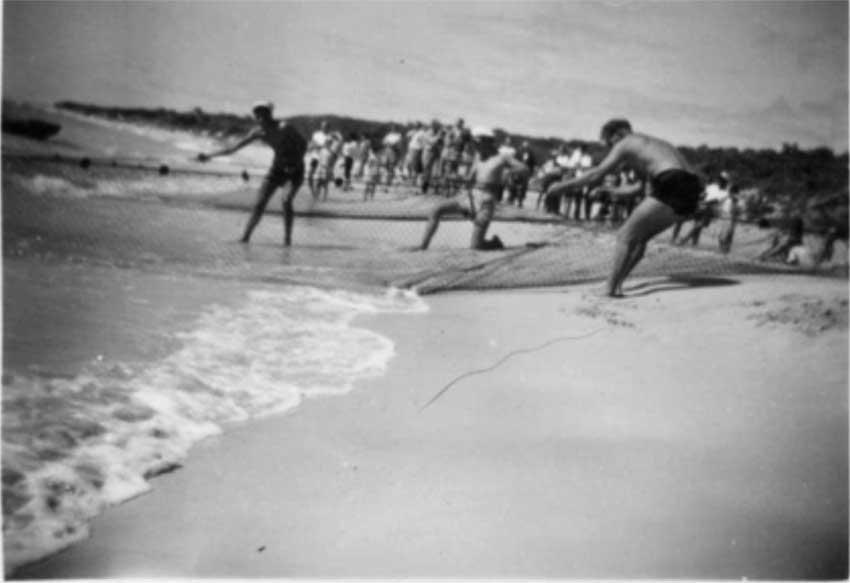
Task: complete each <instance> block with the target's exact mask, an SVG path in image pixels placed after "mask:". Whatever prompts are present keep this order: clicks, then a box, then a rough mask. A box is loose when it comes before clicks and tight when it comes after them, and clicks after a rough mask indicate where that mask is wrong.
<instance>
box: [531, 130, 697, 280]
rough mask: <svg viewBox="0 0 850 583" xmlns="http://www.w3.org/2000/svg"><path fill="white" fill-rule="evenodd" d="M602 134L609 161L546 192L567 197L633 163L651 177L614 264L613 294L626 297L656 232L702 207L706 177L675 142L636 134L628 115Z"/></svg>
mask: <svg viewBox="0 0 850 583" xmlns="http://www.w3.org/2000/svg"><path fill="white" fill-rule="evenodd" d="M600 138H601V140H602V141H603V142H605V144H606V145H607V146H609V147H610V148H611V150H610V151H609V152H608V155H607V156H605V159H604V160H602V162H600V163H599V165H598V166H596V167H595V168H590V169H589V170H587V172H585V173H584V174H583V175H581V176H578V177H575V178H572V179H570V180H564V181H561V182H557V183H555V184H552V185H550V186H549V188H548V189H547V191H546V196H547V197H549V196H561V195H562V194H564V193H566V192H569V191H570V190H571V189H573V188H576V187H578V186H584V185H588V184H593V183H595V182H598V181H599V180H601V179H602V178H603V177H604V176H605V175H606V174H608V173H609V172H613V171H615V170H616V169H617V168H618V167H619V166H620V165H622V164H627V165H628V166H630V167H631V168H634V169H635V170H637V171H638V172H640V173H641V174H643V175H644V176H645V177H647V178H648V182H649V186H650V189H649V192H650V195H649V196H647V197H646V198H644V199H643V201H641V203H640V204H639V205H638V206H637V208H636V209H635V210H634V212H633V213H632V214H631V215H630V216H629V218H628V220H626V222H625V223H624V224H623V226H622V227H621V228H620V232H619V233H618V234H617V244H616V247H615V250H614V266H613V269H612V270H611V274H610V276H609V277H608V282H607V284H606V288H607V290H606V291H607V294H608V295H609V296H611V297H621V296H622V295H623V289H622V286H623V281H624V280H625V279H626V277H627V276H628V275H629V273H631V271H632V270H633V269H634V268H635V266H636V265H637V264H638V262H640V260H641V259H642V258H643V254H644V252H645V251H646V244H647V242H649V240H650V239H652V238H653V237H654V236H655V235H657V234H658V233H660V232H662V231H663V230H665V229H666V228H668V227H669V226H671V225H673V224H674V223H675V222H676V221H677V220H679V219H680V218H681V217H687V216H689V215H691V214H693V212H694V211H695V210H696V209H697V205H698V204H699V197H700V194H701V193H702V191H703V185H702V181H701V180H700V178H699V177H698V176H697V175H696V174H695V173H694V172H693V170H692V169H691V166H690V164H688V161H687V160H685V157H684V156H683V155H682V153H681V152H679V151H678V150H677V149H676V148H675V147H673V145H672V144H670V143H668V142H665V141H664V140H660V139H658V138H655V137H652V136H647V135H645V134H638V133H633V132H632V126H631V124H630V123H629V122H628V121H627V120H625V119H612V120H610V121H608V122H607V123H606V124H605V125H604V126H602V130H601V132H600Z"/></svg>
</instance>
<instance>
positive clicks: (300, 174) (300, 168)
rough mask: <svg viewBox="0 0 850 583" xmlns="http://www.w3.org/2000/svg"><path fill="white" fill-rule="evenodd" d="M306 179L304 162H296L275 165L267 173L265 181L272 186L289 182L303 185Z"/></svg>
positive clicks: (275, 186)
mask: <svg viewBox="0 0 850 583" xmlns="http://www.w3.org/2000/svg"><path fill="white" fill-rule="evenodd" d="M303 181H304V164H303V162H302V163H300V164H299V163H295V164H291V165H288V166H284V165H277V164H276V165H273V166H272V167H271V169H269V172H268V174H266V178H265V183H266V184H267V185H268V186H269V187H272V188H277V187H278V186H283V185H284V184H286V183H287V182H292V183H293V184H297V185H299V186H300V185H301V183H302V182H303Z"/></svg>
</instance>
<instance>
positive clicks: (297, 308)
mask: <svg viewBox="0 0 850 583" xmlns="http://www.w3.org/2000/svg"><path fill="white" fill-rule="evenodd" d="M80 123H81V124H82V122H80ZM83 130H85V132H93V133H92V134H91V135H92V136H95V137H97V140H95V142H96V143H99V144H104V143H111V142H110V140H111V139H112V138H111V137H110V136H112V135H113V133H114V132H117V133H115V135H117V136H122V137H121V139H127V138H126V135H125V134H124V133H121V132H118V131H117V130H115V128H114V127H111V126H109V127H105V128H104V127H98V128H94V129H93V128H92V127H90V126H86V125H85V124H83V125H82V126H81V129H80V132H83ZM85 132H83V133H81V134H78V135H80V136H89V134H88V133H85ZM110 132H113V133H110ZM73 136H74V134H73V133H71V137H69V138H68V139H69V141H68V143H67V144H65V145H64V146H63V147H64V148H67V149H69V150H70V151H73V152H76V154H75V155H79V152H80V150H79V149H77V148H78V147H79V143H82V141H83V138H82V137H80V141H79V142H75V141H74V140H73V139H72V138H73ZM143 138H144V139H149V138H150V136H148V137H145V136H142V137H139V136H134V138H133V140H132V142H133V143H135V142H136V141H139V140H141V141H144V140H143ZM18 145H20V144H18ZM15 146H16V144H15V142H14V141H13V142H12V143H11V144H5V143H4V174H3V238H4V293H3V300H4V355H3V359H4V362H3V365H4V371H3V372H4V378H3V383H4V394H3V397H4V402H3V415H4V416H3V441H4V447H3V477H4V519H5V520H4V550H5V556H6V570H7V573H6V575H7V577H11V578H15V579H17V578H20V579H32V578H39V579H42V578H43V579H50V578H86V579H87V578H107V577H108V578H125V577H149V576H150V577H169V578H173V577H179V578H183V577H239V578H250V577H275V578H281V577H283V578H301V577H347V578H398V577H403V578H421V577H454V578H467V577H476V578H492V577H503V578H504V577H525V578H567V579H570V578H592V579H599V578H686V579H690V578H711V579H740V578H742V577H746V578H750V579H753V578H762V579H764V578H767V579H836V578H838V579H841V578H846V576H847V565H848V553H847V548H848V528H847V524H848V478H847V476H848V407H847V405H848V393H847V386H848V378H847V377H848V364H847V363H848V320H847V313H848V289H847V279H846V272H845V271H844V270H845V269H846V248H842V251H843V256H842V258H841V261H842V262H843V263H841V262H839V264H838V265H835V266H832V267H830V268H829V269H825V270H822V271H818V272H806V271H801V270H799V269H794V268H790V267H787V266H784V265H777V264H772V265H771V264H759V263H756V262H754V261H753V260H752V257H753V256H754V254H755V252H756V251H757V249H758V248H760V247H761V246H763V245H764V243H765V235H764V234H763V233H761V232H760V231H758V230H755V229H742V231H741V234H740V237H739V238H738V239H736V245H735V248H734V250H733V253H732V254H730V255H729V256H722V255H720V254H718V253H717V252H716V251H715V249H714V246H715V245H716V243H715V241H714V240H713V234H712V233H708V234H707V235H706V237H705V240H704V242H703V243H702V244H701V246H700V247H697V248H682V247H672V246H670V245H667V244H666V239H667V237H666V235H663V236H662V237H659V239H658V241H656V242H654V243H653V244H651V245H650V249H649V250H648V253H647V257H646V259H645V261H644V263H643V264H641V266H640V267H639V268H638V270H637V271H636V273H635V277H633V278H631V279H629V280H628V281H627V283H626V289H625V292H626V296H627V297H626V298H625V299H621V300H611V299H606V298H602V297H600V295H599V288H600V283H601V281H602V279H603V278H604V276H605V274H606V271H607V269H608V266H609V260H610V254H611V250H612V245H613V242H614V231H613V230H612V229H611V228H610V227H607V226H605V225H591V226H587V225H581V226H580V225H574V224H569V223H564V222H557V223H553V222H552V220H551V217H547V216H545V215H543V214H542V213H536V212H535V211H533V210H530V209H524V210H522V211H518V210H517V209H507V210H505V211H503V214H502V215H501V216H497V220H496V222H495V223H494V225H493V232H497V233H499V234H500V236H501V237H502V238H503V239H504V240H505V241H506V243H508V248H507V249H505V250H504V251H499V252H493V253H483V252H478V251H471V250H469V249H466V248H465V247H466V246H467V244H468V233H469V225H468V223H466V222H464V221H448V222H446V223H445V224H444V225H442V226H441V227H440V231H439V232H438V235H437V237H436V238H435V240H434V246H433V248H432V249H431V250H429V251H428V252H425V253H417V252H411V251H410V250H409V247H410V246H411V245H413V244H415V243H416V242H417V241H418V239H419V237H420V236H421V232H422V228H423V219H424V216H425V213H426V212H427V209H429V208H430V205H432V204H433V203H434V199H433V198H429V197H411V196H405V195H404V194H403V193H402V194H399V191H398V190H395V191H392V192H389V193H383V196H379V198H378V200H376V202H375V204H374V205H371V206H369V207H366V206H365V205H363V204H362V203H361V202H360V201H356V200H355V198H356V197H354V198H352V197H349V198H345V196H346V195H343V194H340V193H338V192H337V193H335V196H333V197H332V200H331V201H330V202H329V203H322V204H321V205H314V204H313V203H312V201H310V198H309V195H308V194H307V193H306V192H305V193H302V195H300V197H299V199H298V201H299V202H298V205H297V206H296V209H297V210H298V211H299V216H298V217H297V219H296V226H295V245H294V246H293V247H292V248H291V249H283V248H281V247H280V244H279V243H280V234H281V227H280V217H279V216H276V215H274V214H272V213H270V214H269V216H267V217H265V219H264V221H263V222H262V223H261V225H260V227H259V228H258V230H257V233H256V237H255V240H254V241H253V242H252V244H251V245H249V246H244V245H240V244H238V243H236V242H235V238H236V236H237V235H238V233H239V231H240V229H241V227H242V225H243V223H244V221H245V219H246V210H247V208H249V205H250V202H251V200H252V198H251V197H252V194H251V193H252V188H254V187H255V186H256V183H255V182H254V183H250V184H247V185H246V184H241V183H239V179H238V178H233V177H232V176H231V177H230V178H226V179H223V178H220V177H218V178H215V177H198V176H195V175H192V176H188V175H180V174H173V175H170V176H168V177H152V176H151V174H150V173H149V172H147V171H144V170H139V169H129V168H120V167H100V166H98V167H94V168H92V169H90V170H84V169H81V168H79V167H78V166H76V165H73V164H67V163H57V162H55V161H49V160H44V159H40V160H33V159H27V158H25V157H22V156H23V155H24V154H26V155H27V156H29V155H31V154H32V152H23V151H22V150H21V148H16V147H15ZM145 148H150V149H151V150H153V149H154V145H151V144H148V145H147V146H146V147H145ZM142 150H143V151H145V149H144V148H143V149H142ZM42 153H44V152H42ZM6 154H9V155H8V156H7V155H6ZM176 155H177V154H175V156H176ZM231 179H232V180H231ZM277 204H278V203H277V201H273V203H272V207H276V205H277ZM299 205H300V206H299ZM331 217H333V218H331ZM390 218H392V219H393V220H389V219H390ZM401 219H407V220H401ZM529 242H543V243H544V245H542V246H528V245H526V243H529ZM839 254H841V253H839ZM544 286H545V287H544ZM398 287H409V288H412V290H406V291H400V290H398V289H397V288H398ZM416 290H418V292H420V293H419V294H416V293H414V291H416ZM435 397H436V399H435ZM432 399H435V400H433V401H432ZM429 402H430V404H429ZM272 413H274V414H272ZM63 549H64V550H63ZM60 550H61V552H58V554H54V553H57V551H60ZM48 555H49V556H48ZM10 557H11V558H10ZM44 557H47V558H44ZM39 559H43V560H39Z"/></svg>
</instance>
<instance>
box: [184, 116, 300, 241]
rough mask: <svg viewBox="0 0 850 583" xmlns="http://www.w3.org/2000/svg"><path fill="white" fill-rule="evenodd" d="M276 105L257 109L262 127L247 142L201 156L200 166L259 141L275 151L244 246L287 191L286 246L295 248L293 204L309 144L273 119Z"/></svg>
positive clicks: (201, 154)
mask: <svg viewBox="0 0 850 583" xmlns="http://www.w3.org/2000/svg"><path fill="white" fill-rule="evenodd" d="M273 110H274V105H273V104H272V103H270V102H261V103H257V104H255V105H254V107H253V108H252V112H253V114H254V119H255V120H256V121H257V124H258V127H257V128H256V129H254V130H253V131H251V133H249V134H248V135H247V136H246V137H245V138H243V139H242V140H240V141H239V142H237V143H236V144H234V145H233V146H230V147H227V148H224V149H221V150H217V151H215V152H211V153H208V154H207V153H203V152H202V153H200V154H198V160H199V161H200V162H207V161H208V160H210V159H211V158H214V157H216V156H227V155H229V154H233V153H234V152H236V151H238V150H241V149H242V148H244V147H245V146H247V145H248V144H250V143H252V142H255V141H257V140H260V141H262V142H263V143H265V144H266V145H267V146H269V147H270V148H271V149H272V150H273V151H274V159H273V160H272V164H271V167H270V168H269V171H268V173H267V174H266V177H265V178H264V179H263V183H262V185H261V186H260V190H259V192H258V194H257V200H256V202H255V203H254V209H253V211H252V212H251V217H250V218H249V219H248V224H247V225H246V226H245V232H244V233H243V235H242V239H241V242H242V243H248V242H249V241H250V239H251V234H252V233H253V232H254V228H255V227H256V226H257V224H258V223H259V222H260V219H261V218H262V216H263V212H264V211H265V209H266V205H267V204H268V202H269V200H270V199H271V197H272V195H273V194H274V193H275V191H276V190H277V189H278V188H284V187H287V188H286V190H285V191H284V193H283V244H284V245H285V246H287V247H288V246H289V245H291V244H292V222H293V219H294V214H293V210H292V201H293V199H294V198H295V195H296V194H297V193H298V189H299V188H300V187H301V184H303V182H304V154H305V153H306V151H307V141H306V140H305V139H304V137H303V136H302V135H301V134H300V133H298V130H296V129H295V128H294V127H293V126H292V125H291V124H288V123H286V122H285V121H280V120H277V119H275V118H274V117H272V111H273Z"/></svg>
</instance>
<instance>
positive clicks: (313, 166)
mask: <svg viewBox="0 0 850 583" xmlns="http://www.w3.org/2000/svg"><path fill="white" fill-rule="evenodd" d="M318 166H319V161H318V160H316V159H315V158H313V159H312V160H310V173H309V174H308V175H307V185H308V186H309V187H310V194H312V195H313V198H316V182H315V177H316V168H318Z"/></svg>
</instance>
